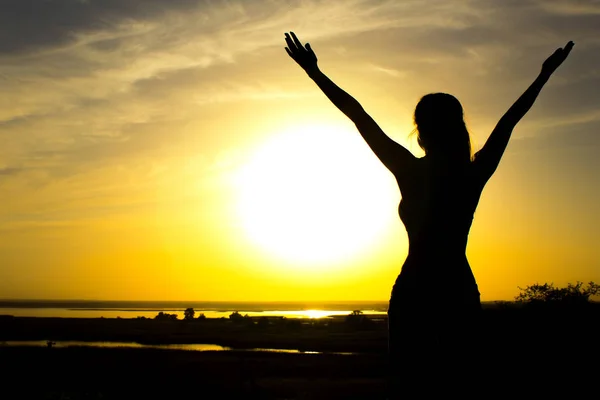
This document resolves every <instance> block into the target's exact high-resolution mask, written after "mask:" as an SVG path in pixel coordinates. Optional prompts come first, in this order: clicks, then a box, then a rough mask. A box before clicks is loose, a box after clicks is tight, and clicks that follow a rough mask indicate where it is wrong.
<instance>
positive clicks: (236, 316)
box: [229, 311, 244, 321]
mask: <svg viewBox="0 0 600 400" xmlns="http://www.w3.org/2000/svg"><path fill="white" fill-rule="evenodd" d="M229 319H230V320H232V321H241V320H242V319H244V317H243V316H242V314H240V313H239V311H234V312H232V313H231V314H229Z"/></svg>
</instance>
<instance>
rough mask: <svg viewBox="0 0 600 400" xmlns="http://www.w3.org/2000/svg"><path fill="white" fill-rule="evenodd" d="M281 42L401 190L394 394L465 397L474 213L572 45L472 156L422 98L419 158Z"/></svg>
mask: <svg viewBox="0 0 600 400" xmlns="http://www.w3.org/2000/svg"><path fill="white" fill-rule="evenodd" d="M285 40H286V43H287V47H286V51H287V53H288V54H289V56H290V57H291V58H293V59H294V61H296V62H297V63H298V64H299V65H300V66H301V67H302V68H303V69H304V70H305V71H306V73H307V74H308V76H309V77H310V78H311V79H312V80H313V81H314V82H315V83H316V84H317V85H318V86H319V88H320V89H321V90H322V91H323V92H324V93H325V95H326V96H327V97H328V98H329V100H331V101H332V102H333V104H335V106H336V107H337V108H339V109H340V111H342V112H343V113H344V114H345V115H346V116H347V117H348V118H350V119H351V120H352V122H354V123H355V124H356V127H357V129H358V131H359V132H360V134H361V135H362V137H363V138H364V139H365V141H366V142H367V144H368V145H369V147H370V148H371V149H372V150H373V152H374V153H375V154H376V155H377V157H378V158H379V159H380V160H381V162H382V163H383V164H384V165H385V166H386V167H387V168H388V169H389V170H390V171H391V172H392V173H393V174H394V176H395V177H396V180H397V182H398V186H399V187H400V192H401V195H402V200H401V202H400V206H399V214H400V219H401V220H402V222H403V223H404V225H405V227H406V231H407V234H408V239H409V250H408V257H407V258H406V261H405V262H404V265H403V266H402V271H401V273H400V275H399V276H398V279H397V280H396V283H395V284H394V287H393V289H392V295H391V299H390V305H389V310H388V317H389V354H390V360H391V363H392V364H391V365H392V374H393V376H394V379H392V386H393V388H392V390H393V392H394V393H395V395H398V393H399V392H400V391H402V392H404V393H405V394H406V395H408V398H410V397H411V396H410V394H411V393H412V394H413V396H414V395H416V394H417V392H414V391H415V390H416V391H418V394H419V397H421V396H427V394H428V393H429V394H430V392H431V391H432V390H431V389H434V390H435V389H442V390H443V391H444V392H451V391H452V387H453V386H454V387H455V388H457V389H460V390H461V392H462V393H465V392H464V390H465V388H466V387H468V386H469V385H470V384H471V383H472V380H473V378H474V376H475V373H476V372H477V369H478V368H479V367H480V365H479V364H478V361H477V357H476V352H477V341H476V340H477V338H478V336H479V335H480V332H478V330H477V329H478V328H477V321H478V318H479V314H480V312H481V303H480V299H479V291H478V289H477V284H476V282H475V277H474V276H473V273H472V271H471V267H470V266H469V262H468V261H467V257H466V254H465V253H466V247H467V237H468V234H469V229H470V227H471V222H472V220H473V214H474V212H475V208H476V207H477V203H478V202H479V198H480V196H481V192H482V190H483V187H484V186H485V184H486V182H487V181H488V179H489V178H490V177H491V176H492V174H493V173H494V171H495V170H496V167H497V166H498V163H499V162H500V158H501V157H502V154H503V153H504V149H505V148H506V145H507V144H508V141H509V139H510V136H511V133H512V130H513V128H514V127H515V125H516V124H517V123H518V122H519V121H520V120H521V118H523V116H524V115H525V114H526V113H527V111H528V110H529V109H530V108H531V106H532V105H533V103H534V101H535V99H536V97H537V96H538V94H539V92H540V90H541V89H542V87H543V86H544V84H545V83H546V82H547V81H548V78H550V76H551V75H552V73H553V72H554V71H555V70H556V68H558V66H559V65H560V64H561V63H562V62H563V61H564V60H565V59H566V57H567V56H568V54H569V52H570V51H571V49H572V47H573V42H569V43H568V44H567V45H566V47H564V48H559V49H557V50H556V51H555V52H554V54H552V55H551V56H550V57H549V58H548V59H547V60H546V61H545V62H544V63H543V66H542V69H541V73H540V74H539V76H538V77H537V78H536V79H535V81H534V82H533V84H532V85H531V86H530V87H529V88H528V89H527V90H526V91H525V93H523V95H522V96H521V97H520V98H519V99H518V100H517V101H516V102H515V104H513V106H512V107H510V109H509V110H508V111H507V112H506V114H504V116H503V117H502V118H501V119H500V121H499V122H498V124H497V125H496V127H495V128H494V130H493V131H492V133H491V135H490V137H489V139H488V140H487V141H486V143H485V145H484V146H483V148H482V149H481V150H480V151H478V152H477V153H475V155H474V156H472V149H471V141H470V137H469V132H468V131H467V128H466V126H465V122H464V119H463V109H462V106H461V104H460V102H459V101H458V100H457V99H456V98H455V97H453V96H451V95H449V94H445V93H432V94H428V95H426V96H424V97H423V98H422V99H421V100H420V101H419V103H418V104H417V107H416V109H415V113H414V123H415V125H416V131H417V139H418V143H419V145H420V146H421V148H422V149H423V150H424V152H425V156H424V157H422V158H417V157H415V156H414V155H413V154H412V153H411V152H410V151H408V150H407V149H406V148H404V147H403V146H401V145H400V144H398V143H396V142H395V141H394V140H392V139H390V138H389V137H388V136H387V135H386V134H385V133H384V132H383V131H382V130H381V128H379V126H378V125H377V123H376V122H375V121H374V120H373V119H372V118H371V117H370V116H369V114H367V112H366V111H365V110H364V109H363V108H362V106H361V105H360V104H359V103H358V102H357V101H356V100H355V99H354V98H353V97H352V96H350V95H349V94H348V93H346V92H345V91H344V90H342V89H340V88H339V87H338V86H337V85H336V84H335V83H333V82H332V81H331V80H330V79H329V78H328V77H327V76H325V74H323V73H322V72H321V71H320V70H319V67H318V66H317V57H316V55H315V53H314V52H313V50H312V49H311V47H310V45H309V44H308V43H307V44H306V46H303V45H302V43H301V42H300V41H299V40H298V38H297V37H296V36H295V35H294V33H293V32H292V33H291V36H290V34H287V33H286V34H285ZM444 377H448V378H449V379H441V378H444ZM432 378H435V379H432ZM448 385H449V386H448ZM400 389H401V390H400ZM404 398H406V397H404Z"/></svg>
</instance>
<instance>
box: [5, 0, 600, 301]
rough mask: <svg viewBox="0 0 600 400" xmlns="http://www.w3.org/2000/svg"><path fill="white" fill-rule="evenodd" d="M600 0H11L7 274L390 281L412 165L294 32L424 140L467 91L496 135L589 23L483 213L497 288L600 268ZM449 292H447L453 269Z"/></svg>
mask: <svg viewBox="0 0 600 400" xmlns="http://www.w3.org/2000/svg"><path fill="white" fill-rule="evenodd" d="M599 27H600V2H598V1H592V0H590V1H550V0H506V1H495V2H492V1H484V0H473V1H446V0H428V1H423V0H403V1H396V0H389V1H372V0H326V1H325V0H324V1H276V0H264V1H263V0H252V1H217V0H214V1H194V0H169V1H166V0H165V1H159V0H145V1H142V0H127V1H124V0H102V1H101V0H54V1H52V0H44V1H43V0H39V1H34V0H4V1H2V4H1V11H0V93H1V94H0V298H36V299H71V298H75V299H114V300H120V299H122V300H127V299H136V300H152V299H160V300H236V301H237V300H248V301H261V300H274V301H276V300H307V301H308V300H386V299H388V298H389V294H390V291H391V287H392V284H393V282H394V280H395V279H396V276H397V275H398V273H399V271H400V268H401V266H402V263H403V261H404V258H405V256H406V253H407V237H406V232H405V230H404V227H403V225H402V224H401V222H400V220H399V218H398V214H397V206H398V202H399V200H400V194H399V191H398V189H397V186H396V183H395V180H394V178H393V176H392V175H391V174H390V173H389V172H388V171H387V170H386V169H385V167H384V166H383V165H382V164H380V163H379V161H378V160H377V158H376V157H375V156H374V155H373V154H372V153H371V151H370V150H369V148H368V147H367V145H366V144H365V143H363V141H362V139H361V137H360V135H359V134H358V133H357V132H356V130H355V128H354V125H353V124H352V123H351V122H350V121H348V120H346V119H345V117H344V116H343V114H341V113H340V112H339V111H338V110H337V109H336V108H335V107H334V106H333V105H332V104H330V103H329V101H328V100H327V98H326V97H325V96H324V95H323V94H322V93H321V92H320V91H319V89H318V88H317V87H316V85H314V83H313V82H312V81H311V80H310V79H309V78H308V77H307V76H306V74H305V73H304V72H303V71H302V70H301V69H300V68H299V67H298V66H297V65H296V64H295V63H294V62H293V61H292V60H291V59H290V58H289V57H288V55H287V54H286V52H285V51H284V46H285V42H284V32H286V31H290V30H292V31H294V32H296V33H297V34H298V36H299V37H300V39H301V40H302V41H308V42H310V43H311V45H312V47H313V49H314V50H315V52H316V53H317V56H318V57H319V65H320V67H321V69H322V70H323V71H324V72H325V73H326V74H327V75H328V76H329V77H330V78H331V79H333V80H334V81H335V82H336V83H338V84H339V85H340V86H341V87H342V88H344V89H346V90H347V91H348V92H349V93H351V94H352V95H353V96H355V97H356V98H357V99H358V100H359V101H360V102H361V104H362V105H363V107H364V108H365V109H366V110H367V111H368V112H369V113H370V114H371V115H372V116H373V117H374V118H375V120H376V121H378V122H379V124H380V126H381V127H382V128H383V130H384V131H386V133H388V135H390V136H391V137H392V138H393V139H395V140H396V141H398V142H400V143H402V144H404V145H405V146H407V147H408V148H409V149H410V150H411V151H413V152H414V153H415V154H416V155H419V156H421V155H422V152H421V151H420V150H419V148H418V145H417V144H416V140H415V139H414V138H409V134H410V132H411V130H412V129H413V125H412V112H413V111H414V107H415V105H416V103H417V101H418V100H419V98H420V97H421V96H422V95H424V94H426V93H429V92H440V91H441V92H448V93H452V94H454V95H455V96H456V97H457V98H458V99H459V100H460V101H461V102H462V104H463V106H464V108H465V112H466V117H467V122H468V126H469V129H470V131H471V133H472V135H473V139H474V142H475V148H476V149H478V148H480V147H481V146H482V145H483V143H484V142H485V139H486V138H487V135H488V134H489V133H490V132H491V130H492V129H493V127H494V125H495V123H496V122H497V120H498V119H499V118H500V117H501V116H502V114H503V113H504V112H505V111H506V110H507V109H508V107H509V106H510V105H511V104H512V103H513V102H514V101H515V100H516V99H517V97H518V96H519V95H520V94H521V93H522V92H523V91H524V90H525V89H526V88H527V86H528V85H529V84H530V83H531V82H532V81H533V79H534V78H535V77H536V76H537V74H538V72H539V70H540V67H541V64H542V62H543V61H544V60H545V59H546V57H547V56H549V55H550V54H551V53H552V52H553V51H554V50H555V49H556V48H558V47H562V46H564V45H565V44H566V43H567V42H568V41H569V40H573V41H574V42H575V48H574V49H573V51H572V53H571V55H570V57H569V59H568V60H566V62H565V63H564V65H562V66H561V67H560V68H559V69H558V71H557V72H556V74H555V75H554V76H553V77H552V78H551V80H550V81H549V83H548V84H547V85H546V87H545V88H544V90H543V91H542V93H541V95H540V97H539V98H538V101H537V102H536V104H535V105H534V106H533V108H532V110H531V111H530V113H529V114H528V115H527V116H526V117H525V118H524V120H523V121H522V122H521V123H520V124H519V125H518V127H517V128H516V129H515V131H514V134H513V139H512V141H511V143H510V144H509V147H508V149H507V151H506V154H505V156H504V159H503V161H502V163H501V164H500V167H499V168H498V171H497V173H496V175H495V176H494V177H493V178H492V179H491V180H490V182H489V183H488V185H487V187H486V189H485V190H484V192H483V196H482V199H481V202H480V206H479V208H478V210H477V212H476V214H475V218H474V223H473V228H472V230H471V234H470V239H469V247H468V256H469V260H470V262H471V265H472V268H473V271H474V273H475V276H476V279H477V281H478V284H479V289H480V292H481V293H482V300H484V301H485V300H506V299H512V298H513V297H514V296H515V295H516V294H517V293H518V288H517V287H518V286H526V285H528V284H533V283H535V282H540V283H543V282H554V283H555V284H557V285H563V284H566V283H567V282H575V281H577V280H579V281H584V282H587V281H590V280H595V281H596V282H599V281H600V244H599V242H598V239H599V238H600V207H599V204H600V185H599V183H600V178H599V177H598V173H599V172H600V90H599V88H600V28H599ZM431 295H435V293H431Z"/></svg>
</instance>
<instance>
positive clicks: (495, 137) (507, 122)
mask: <svg viewBox="0 0 600 400" xmlns="http://www.w3.org/2000/svg"><path fill="white" fill-rule="evenodd" d="M572 48H573V42H569V43H567V45H566V46H565V47H564V48H559V49H557V50H556V51H555V52H554V53H553V54H552V55H551V56H550V57H548V59H547V60H546V61H545V62H544V64H543V65H542V70H541V72H540V74H539V75H538V77H537V78H536V79H535V80H534V81H533V83H532V84H531V86H529V88H527V90H526V91H525V92H524V93H523V94H522V95H521V97H519V99H518V100H517V101H516V102H515V103H514V104H513V105H512V106H511V107H510V108H509V109H508V111H507V112H506V114H504V115H503V116H502V118H500V121H498V124H497V125H496V127H495V128H494V130H493V131H492V133H491V135H490V137H489V138H488V140H487V141H486V143H485V145H484V146H483V148H482V149H481V150H480V151H478V152H477V153H476V154H475V159H474V164H475V165H476V168H477V169H478V171H479V173H480V174H481V178H482V179H483V183H485V182H486V181H487V180H488V179H489V178H490V177H491V176H492V174H493V173H494V171H496V168H497V167H498V164H499V163H500V159H501V158H502V155H503V154H504V150H505V149H506V146H507V145H508V141H509V140H510V136H511V134H512V131H513V129H514V127H515V126H516V125H517V123H518V122H519V121H520V120H521V118H523V116H525V114H527V112H528V111H529V109H530V108H531V106H532V105H533V103H534V102H535V100H536V99H537V97H538V95H539V94H540V91H541V90H542V88H543V87H544V85H545V84H546V82H548V79H549V78H550V76H551V75H552V74H553V73H554V71H556V69H557V68H558V67H559V66H560V65H561V64H562V62H563V61H564V60H565V59H566V58H567V56H568V55H569V53H570V52H571V49H572Z"/></svg>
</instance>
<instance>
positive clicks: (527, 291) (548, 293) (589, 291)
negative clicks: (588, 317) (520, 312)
mask: <svg viewBox="0 0 600 400" xmlns="http://www.w3.org/2000/svg"><path fill="white" fill-rule="evenodd" d="M519 289H520V290H521V293H519V295H518V296H517V297H515V300H516V301H517V302H519V303H522V304H523V305H526V306H544V307H561V308H562V307H569V308H571V307H582V306H587V305H589V304H590V297H592V296H597V295H600V285H597V284H596V283H594V282H589V283H588V284H587V286H586V287H584V286H583V282H579V281H578V282H577V283H575V284H573V283H569V284H568V285H567V286H566V287H562V288H561V287H554V284H553V283H544V284H543V285H540V284H538V283H536V284H534V285H530V286H527V287H525V288H521V287H519Z"/></svg>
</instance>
